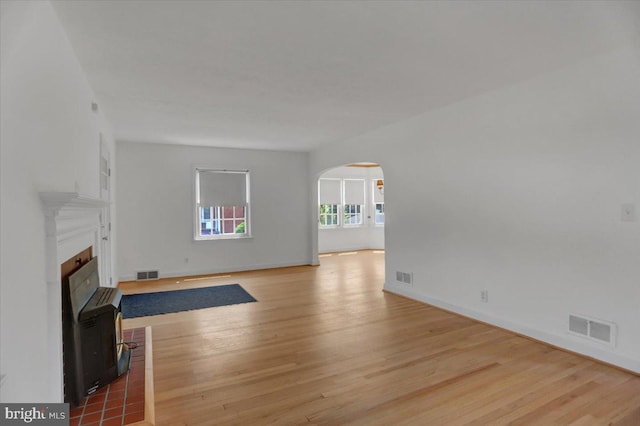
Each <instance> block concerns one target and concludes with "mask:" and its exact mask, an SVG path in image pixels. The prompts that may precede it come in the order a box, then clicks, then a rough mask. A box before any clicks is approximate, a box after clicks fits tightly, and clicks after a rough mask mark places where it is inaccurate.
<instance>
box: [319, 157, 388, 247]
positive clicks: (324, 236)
mask: <svg viewBox="0 0 640 426" xmlns="http://www.w3.org/2000/svg"><path fill="white" fill-rule="evenodd" d="M320 178H334V179H364V180H365V185H366V190H365V194H366V207H365V209H366V211H365V223H364V224H363V226H359V227H343V226H339V227H336V228H324V229H321V228H319V229H318V252H319V253H331V252H338V251H350V250H366V249H379V250H382V249H384V226H379V225H378V226H376V225H375V224H374V222H373V218H374V216H373V210H372V209H371V203H372V201H371V181H372V180H375V179H384V176H383V173H382V169H381V168H380V167H346V166H343V167H336V168H334V169H331V170H327V171H326V172H324V173H323V174H322V176H320ZM316 208H318V207H317V203H316Z"/></svg>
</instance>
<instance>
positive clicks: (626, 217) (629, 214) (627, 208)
mask: <svg viewBox="0 0 640 426" xmlns="http://www.w3.org/2000/svg"><path fill="white" fill-rule="evenodd" d="M620 220H622V221H623V222H635V221H636V206H635V204H623V205H622V210H621V211H620Z"/></svg>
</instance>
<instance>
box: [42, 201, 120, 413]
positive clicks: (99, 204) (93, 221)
mask: <svg viewBox="0 0 640 426" xmlns="http://www.w3.org/2000/svg"><path fill="white" fill-rule="evenodd" d="M40 200H41V201H42V209H43V211H44V216H45V234H46V249H45V250H46V251H45V256H46V278H47V279H46V281H47V297H48V301H47V303H48V305H47V306H48V315H47V319H48V329H49V333H48V338H49V341H48V345H47V347H48V349H49V357H48V359H49V371H50V376H49V386H50V394H51V395H52V396H54V397H55V398H56V399H57V401H56V402H62V401H63V399H64V394H63V392H64V391H63V365H62V363H63V359H62V287H61V280H62V276H61V272H60V265H61V264H62V263H63V262H65V261H66V260H68V259H69V258H71V257H72V256H75V255H76V254H77V253H79V252H81V251H83V250H85V249H86V248H87V247H92V249H93V253H94V255H97V256H98V257H99V261H100V258H101V245H100V238H101V232H100V231H101V228H100V226H101V223H100V215H101V212H102V211H103V209H104V208H106V207H108V206H109V202H107V201H104V200H101V199H98V198H92V197H87V196H84V195H81V194H79V193H77V192H40Z"/></svg>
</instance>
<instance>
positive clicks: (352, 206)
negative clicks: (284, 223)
mask: <svg viewBox="0 0 640 426" xmlns="http://www.w3.org/2000/svg"><path fill="white" fill-rule="evenodd" d="M317 195H318V196H317V201H316V205H315V209H316V215H317V225H316V226H317V233H318V234H317V235H318V238H317V253H318V258H319V259H321V258H322V257H326V256H327V255H330V254H332V253H345V252H353V251H358V250H374V251H377V252H380V253H381V254H383V253H384V220H385V213H384V172H383V170H382V167H381V166H380V165H379V164H377V163H370V162H358V163H350V164H345V165H343V166H339V167H335V168H332V169H329V170H325V171H324V172H323V173H321V174H320V175H319V177H318V179H317Z"/></svg>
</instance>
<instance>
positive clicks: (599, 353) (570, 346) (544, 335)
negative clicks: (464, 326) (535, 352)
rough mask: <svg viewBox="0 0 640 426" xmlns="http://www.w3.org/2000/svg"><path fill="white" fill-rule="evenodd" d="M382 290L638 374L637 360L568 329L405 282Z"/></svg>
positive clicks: (639, 361) (639, 363) (639, 372)
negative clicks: (500, 313)
mask: <svg viewBox="0 0 640 426" xmlns="http://www.w3.org/2000/svg"><path fill="white" fill-rule="evenodd" d="M384 290H385V291H388V292H390V293H394V294H397V295H400V296H404V297H407V298H409V299H413V300H417V301H419V302H423V303H426V304H428V305H432V306H435V307H437V308H441V309H444V310H445V311H449V312H453V313H456V314H459V315H462V316H465V317H468V318H472V319H475V320H478V321H482V322H485V323H488V324H491V325H494V326H496V327H499V328H502V329H505V330H509V331H512V332H514V333H518V334H521V335H524V336H527V337H531V338H533V339H535V340H538V341H541V342H544V343H548V344H550V345H553V346H556V347H558V348H561V349H566V350H568V351H570V352H575V353H578V354H581V355H585V356H587V357H590V358H594V359H597V360H600V361H602V362H605V363H608V364H612V365H615V366H618V367H620V368H623V369H625V370H629V371H632V372H634V373H637V374H640V360H637V359H633V358H630V357H627V356H624V355H621V354H617V353H614V352H611V351H609V350H607V349H605V348H600V347H595V346H589V345H587V344H583V343H581V342H577V341H574V340H572V339H576V338H575V337H574V336H571V335H569V333H568V332H567V335H566V336H562V335H557V334H553V333H549V332H546V331H543V330H538V329H534V328H531V327H528V326H526V325H523V324H518V323H515V322H512V321H509V320H505V319H504V318H499V317H495V316H492V315H488V314H486V313H484V312H478V311H476V310H473V309H469V308H464V307H461V306H456V305H452V304H450V303H447V302H445V301H442V300H439V299H434V298H431V297H428V296H425V295H423V294H420V293H418V292H417V291H415V290H414V289H413V288H407V286H406V284H395V283H385V284H384Z"/></svg>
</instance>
